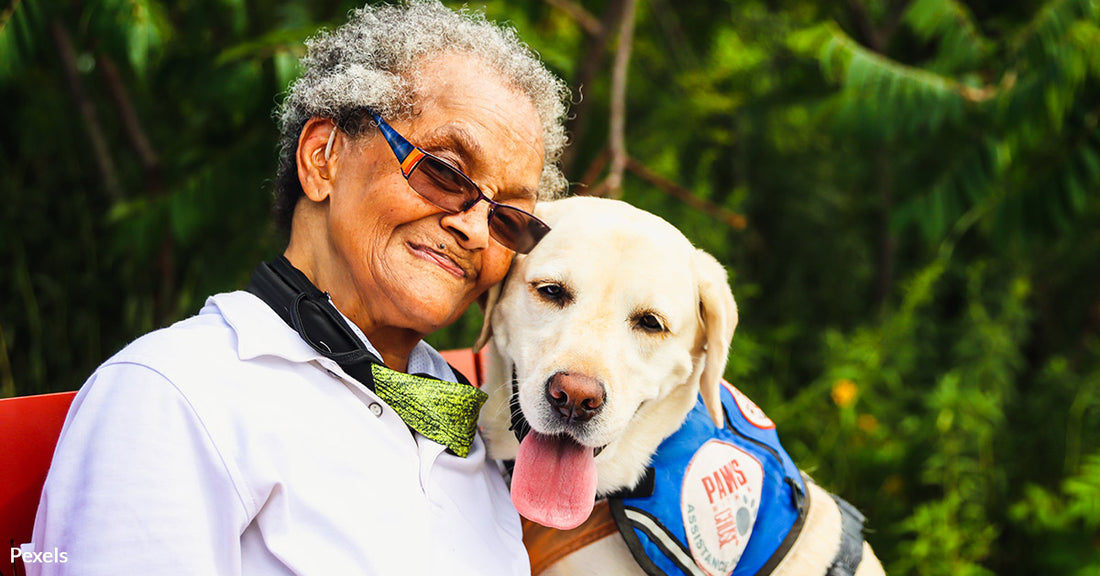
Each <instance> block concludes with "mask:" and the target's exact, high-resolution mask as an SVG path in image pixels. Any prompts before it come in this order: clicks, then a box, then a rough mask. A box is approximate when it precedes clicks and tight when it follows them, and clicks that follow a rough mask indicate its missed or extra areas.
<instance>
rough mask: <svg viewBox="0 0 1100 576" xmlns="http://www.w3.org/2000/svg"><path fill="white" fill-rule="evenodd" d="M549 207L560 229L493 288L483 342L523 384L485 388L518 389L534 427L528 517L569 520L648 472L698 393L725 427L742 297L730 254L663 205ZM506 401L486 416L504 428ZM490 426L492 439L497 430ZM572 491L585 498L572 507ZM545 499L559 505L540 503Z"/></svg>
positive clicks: (528, 442)
mask: <svg viewBox="0 0 1100 576" xmlns="http://www.w3.org/2000/svg"><path fill="white" fill-rule="evenodd" d="M538 214H539V217H540V218H542V219H543V220H544V221H546V222H547V224H549V225H550V227H551V228H552V231H551V232H550V233H549V234H548V235H547V236H546V237H545V238H544V239H543V240H542V241H541V242H540V243H539V245H538V246H537V247H536V248H535V249H534V250H532V251H531V253H530V254H527V255H517V256H516V258H515V260H514V262H513V264H512V269H511V271H510V272H509V275H508V278H507V279H506V280H505V281H504V282H503V283H502V284H501V285H500V286H498V287H496V288H494V289H493V290H492V291H491V292H490V293H489V295H488V300H487V303H486V305H485V311H486V321H485V325H484V328H483V330H482V335H481V337H480V338H479V341H478V347H480V346H481V345H483V344H484V343H485V342H486V341H487V340H489V339H490V338H491V339H492V344H493V350H494V351H495V354H496V357H495V358H494V361H496V362H501V363H503V364H504V365H505V370H504V371H503V372H501V373H502V374H504V375H505V376H508V375H510V373H511V371H512V370H513V369H514V373H515V384H514V389H515V392H516V393H515V394H514V395H513V394H512V390H513V384H512V383H511V382H487V383H486V385H487V387H488V388H487V391H488V392H489V393H490V395H491V396H492V395H494V394H495V395H497V396H498V397H500V396H502V395H506V396H507V397H508V399H509V400H510V401H512V402H518V406H519V408H520V410H521V411H522V414H523V416H524V417H525V418H526V420H527V422H528V423H529V424H530V427H531V430H532V432H531V434H529V435H528V437H526V438H525V439H524V441H523V443H522V444H521V445H520V446H519V449H518V457H517V462H516V472H515V475H514V477H513V486H512V491H513V501H516V503H517V507H521V506H525V507H526V508H527V509H526V510H525V509H523V508H522V507H521V510H520V511H521V512H523V513H524V515H525V516H527V517H528V518H531V519H534V520H539V518H538V517H532V514H534V515H538V514H540V513H543V514H544V515H545V514H549V515H550V516H551V517H546V516H544V518H545V519H547V520H548V522H544V523H547V525H554V523H555V522H556V523H557V525H558V527H569V526H568V524H569V523H572V522H573V521H575V520H576V517H577V516H579V515H581V514H583V517H581V518H580V521H583V520H584V518H585V517H587V513H586V512H584V509H583V505H584V503H583V501H584V500H585V499H588V502H587V509H588V510H590V509H591V499H592V496H594V492H595V491H596V489H597V487H598V490H599V492H601V493H606V492H611V491H614V490H616V489H618V488H622V487H624V486H629V485H632V484H634V483H635V482H636V481H637V480H638V479H639V478H640V476H641V475H642V473H643V472H644V469H645V466H646V465H647V464H648V461H649V458H650V456H651V455H652V454H653V452H654V451H655V450H656V447H657V445H658V444H659V443H660V442H661V440H663V439H664V438H665V437H667V436H668V435H669V434H671V433H672V432H673V431H675V430H676V429H677V428H678V427H679V426H680V424H681V423H682V422H683V419H684V417H685V416H686V414H687V413H688V412H689V411H690V409H691V407H692V406H693V405H694V404H695V401H696V397H697V396H696V395H697V394H700V393H701V394H702V397H703V400H704V402H705V403H706V405H707V408H708V410H709V412H710V414H711V416H712V417H713V418H714V421H715V424H716V425H718V426H722V422H723V414H722V406H721V402H720V400H719V385H720V384H719V383H720V380H721V378H722V373H723V371H724V370H725V366H726V357H727V351H728V348H729V345H730V341H731V339H732V338H733V332H734V328H735V326H736V324H737V308H736V305H735V303H734V300H733V295H732V293H731V292H730V289H729V285H728V282H727V279H726V273H725V270H724V269H723V268H722V266H721V265H720V264H719V263H718V262H717V261H716V260H715V259H714V258H713V257H711V256H710V255H709V254H706V253H705V252H702V251H700V250H697V249H695V248H694V247H693V246H692V245H691V243H690V242H689V241H688V240H687V238H685V237H684V235H683V234H681V233H680V232H679V231H678V230H676V229H675V228H674V227H673V226H672V225H670V224H669V223H667V222H665V221H664V220H662V219H660V218H658V217H657V216H654V215H653V214H650V213H648V212H644V211H642V210H639V209H636V208H633V207H631V206H630V205H628V204H625V203H623V202H618V201H614V200H604V199H597V198H570V199H566V200H559V201H556V202H549V203H543V204H540V208H539V213H538ZM491 402H492V401H491ZM506 404H507V402H500V401H498V402H496V403H491V404H489V405H488V406H489V413H487V414H485V416H484V418H483V426H484V427H485V428H487V429H491V428H493V427H494V426H495V427H498V428H499V427H500V426H504V427H507V424H508V420H509V419H508V415H507V406H506ZM494 407H495V408H496V409H497V411H496V413H493V412H494ZM500 409H503V410H504V411H505V413H504V414H500V413H499V410H500ZM495 436H496V437H497V438H499V437H500V436H499V435H495ZM487 438H489V439H490V448H491V449H493V448H494V446H493V445H492V444H493V442H492V440H493V438H494V434H493V433H492V430H487ZM496 452H497V454H494V455H498V456H499V455H501V454H500V451H499V450H498V451H496ZM504 452H507V450H505V451H504ZM503 455H504V456H510V454H507V453H505V454H503ZM525 474H531V475H532V476H531V478H532V480H533V481H534V482H535V485H533V486H528V485H527V484H525V481H524V475H525ZM558 477H560V478H561V481H560V482H557V484H555V482H556V480H553V479H552V478H558ZM517 483H518V484H519V485H518V486H517ZM589 485H591V491H592V494H588V486H589ZM517 490H519V491H520V492H523V491H524V490H528V491H529V492H530V491H531V490H534V492H532V493H530V494H526V495H525V494H522V493H520V494H517ZM563 490H564V491H565V492H568V494H564V493H562V491H563ZM517 498H519V499H520V500H517ZM524 499H527V500H531V499H533V500H538V501H539V502H535V503H532V502H524V503H523V504H521V500H524ZM544 500H551V502H544ZM574 500H576V501H578V502H576V504H577V505H579V506H582V509H581V510H579V511H577V510H572V509H570V510H566V511H564V512H563V511H562V510H561V507H562V506H566V507H569V506H572V504H569V503H570V502H573V501H574ZM544 505H546V506H552V507H556V511H553V512H550V513H547V512H545V510H543V511H542V512H540V511H539V510H532V508H540V509H541V508H542V507H543V506H544ZM565 517H568V519H567V520H562V518H565ZM578 523H579V522H578Z"/></svg>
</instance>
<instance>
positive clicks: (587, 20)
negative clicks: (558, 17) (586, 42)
mask: <svg viewBox="0 0 1100 576" xmlns="http://www.w3.org/2000/svg"><path fill="white" fill-rule="evenodd" d="M546 3H547V4H549V5H551V6H553V7H554V8H557V9H558V10H561V11H562V12H565V13H566V14H568V15H570V16H572V17H573V19H574V20H576V21H577V24H580V25H581V28H584V31H585V32H587V33H588V34H589V35H590V36H603V35H604V27H603V24H601V23H600V20H599V18H596V17H595V16H593V15H592V13H591V12H589V11H588V10H585V9H584V6H581V5H580V3H579V2H575V1H574V0H546Z"/></svg>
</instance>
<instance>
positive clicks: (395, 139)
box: [325, 110, 550, 254]
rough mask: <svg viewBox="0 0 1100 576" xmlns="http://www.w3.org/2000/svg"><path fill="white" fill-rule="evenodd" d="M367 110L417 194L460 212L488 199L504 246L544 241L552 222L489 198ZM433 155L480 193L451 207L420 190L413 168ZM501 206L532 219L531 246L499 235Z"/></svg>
mask: <svg viewBox="0 0 1100 576" xmlns="http://www.w3.org/2000/svg"><path fill="white" fill-rule="evenodd" d="M367 113H368V114H370V115H371V118H373V119H374V122H375V124H376V125H377V126H378V130H379V131H380V132H381V133H382V137H383V138H385V139H386V143H387V144H389V146H390V150H392V151H393V154H394V156H395V157H396V158H397V161H398V163H399V164H400V167H401V175H402V176H403V177H404V178H405V181H406V182H409V187H410V188H412V189H413V191H414V192H416V193H417V195H419V196H420V197H421V198H423V199H425V200H427V201H428V202H431V203H432V205H433V206H435V207H437V208H439V209H441V210H445V211H446V212H447V213H449V214H460V213H462V212H466V211H467V210H470V209H471V208H473V207H474V206H476V205H477V203H478V202H481V201H482V200H484V201H485V202H487V203H488V204H489V215H488V217H487V225H488V229H489V235H490V236H491V237H492V238H493V239H494V240H496V241H497V242H498V243H499V244H500V245H501V246H504V247H505V248H507V249H509V250H512V251H514V252H517V253H520V254H526V253H528V252H530V251H531V250H532V249H534V247H535V246H536V245H537V244H538V243H539V241H541V240H542V239H543V237H545V236H546V234H548V233H549V232H550V226H549V225H547V224H546V223H545V222H543V221H542V220H540V219H539V218H538V217H537V216H535V215H534V214H531V213H530V212H527V211H526V210H523V209H520V208H516V207H515V206H512V205H510V204H505V203H503V202H497V201H495V200H493V199H492V198H489V197H488V196H486V195H485V191H483V190H482V189H481V186H478V185H477V183H476V182H474V180H473V179H472V178H470V177H469V176H467V175H466V173H465V172H463V171H462V170H460V169H459V168H458V167H457V166H455V165H454V164H452V163H451V162H448V161H447V160H444V159H442V158H440V157H438V156H436V155H434V154H432V153H430V152H428V151H426V150H424V149H423V148H420V147H419V146H416V145H414V144H412V143H411V142H409V141H408V139H406V138H405V137H404V136H402V135H401V134H400V133H399V132H398V131H397V130H394V129H393V127H391V126H390V125H389V124H388V123H387V122H386V121H385V120H383V119H382V116H380V115H379V114H378V113H377V112H375V111H373V110H367ZM334 122H335V121H334ZM339 129H340V126H339V123H336V127H335V128H333V130H332V133H330V134H329V138H328V143H327V144H326V145H325V159H326V160H327V159H328V158H329V155H330V154H331V153H332V145H333V143H334V142H335V141H336V132H337V130H339ZM429 158H430V159H432V160H434V161H436V162H439V163H440V164H441V165H443V166H445V167H446V168H447V169H449V170H451V171H453V172H454V173H455V174H457V175H458V176H459V177H460V178H461V179H462V180H465V181H466V182H467V183H469V185H470V186H472V187H473V189H474V190H476V191H477V193H478V195H477V197H476V198H472V199H469V200H467V201H465V202H464V203H463V204H462V208H461V209H460V210H451V209H450V208H447V207H445V206H440V205H439V204H438V203H437V202H435V201H434V200H432V199H431V198H429V197H428V196H426V195H425V194H424V193H423V192H421V191H420V190H417V189H416V187H414V186H412V183H411V181H409V177H410V176H411V175H412V173H413V171H414V170H416V168H417V167H418V166H419V165H420V163H421V162H423V161H424V160H425V159H429ZM499 208H505V209H507V210H514V211H516V212H518V213H519V214H522V215H523V216H526V217H527V218H529V219H530V220H528V223H527V228H526V230H527V232H528V234H529V235H530V237H531V240H530V246H523V245H519V246H510V245H509V243H505V242H504V241H502V240H501V239H500V238H497V233H496V232H494V230H493V215H494V214H496V211H497V209H499ZM532 224H534V230H532V229H531V225H532ZM523 248H526V249H523Z"/></svg>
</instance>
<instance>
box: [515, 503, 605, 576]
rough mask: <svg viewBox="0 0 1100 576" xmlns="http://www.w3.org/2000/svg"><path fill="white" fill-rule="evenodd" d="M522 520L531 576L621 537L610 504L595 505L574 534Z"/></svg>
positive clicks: (524, 543) (573, 531)
mask: <svg viewBox="0 0 1100 576" xmlns="http://www.w3.org/2000/svg"><path fill="white" fill-rule="evenodd" d="M522 520H523V545H524V546H526V547H527V555H528V556H530V558H531V576H538V575H539V574H541V573H542V572H543V571H544V570H546V569H547V568H549V567H551V566H553V565H554V563H556V562H557V561H558V560H561V559H562V558H565V557H566V556H568V555H570V554H572V553H574V552H576V551H577V550H580V549H581V548H584V547H585V546H588V545H589V544H591V543H593V542H595V541H597V540H602V539H604V538H606V537H608V536H611V535H612V534H618V533H619V529H618V528H616V527H615V519H614V518H612V517H611V507H610V506H608V504H607V500H600V501H598V502H596V507H595V508H593V509H592V515H591V516H589V517H588V520H585V522H584V524H581V525H580V526H577V527H576V528H574V529H572V530H557V529H554V528H547V527H546V526H542V525H541V524H536V523H534V522H532V521H530V520H528V519H526V518H522Z"/></svg>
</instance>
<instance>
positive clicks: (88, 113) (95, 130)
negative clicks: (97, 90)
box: [50, 20, 122, 200]
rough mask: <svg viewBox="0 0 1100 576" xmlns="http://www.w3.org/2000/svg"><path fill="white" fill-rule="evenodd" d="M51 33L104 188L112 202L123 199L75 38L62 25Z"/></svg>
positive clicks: (54, 24)
mask: <svg viewBox="0 0 1100 576" xmlns="http://www.w3.org/2000/svg"><path fill="white" fill-rule="evenodd" d="M50 32H51V33H52V35H53V40H54V44H55V46H56V47H57V55H58V56H59V57H60V58H61V70H62V72H64V74H65V81H66V83H67V84H68V87H69V97H70V98H71V99H72V100H73V104H74V105H76V109H77V111H78V112H80V118H81V119H82V120H83V122H84V129H85V132H86V133H87V134H88V141H89V143H90V144H91V145H92V156H93V157H94V158H95V163H96V168H98V169H99V176H100V179H101V180H102V181H103V187H104V188H105V189H106V190H107V194H108V196H110V198H111V199H112V200H118V199H119V198H121V197H122V188H121V187H120V186H119V183H118V173H117V171H116V170H115V163H114V161H113V160H111V153H110V148H109V147H108V146H107V137H106V136H105V135H104V133H103V127H102V126H101V125H100V123H99V116H98V115H97V114H96V111H95V105H93V104H92V101H91V99H89V98H88V94H87V93H86V92H85V91H84V84H83V83H82V82H81V81H80V73H79V72H78V71H77V69H76V50H75V49H74V48H73V41H72V38H71V37H70V36H69V32H68V31H67V30H65V27H64V26H63V25H62V24H61V22H59V21H57V20H54V21H52V22H50Z"/></svg>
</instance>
